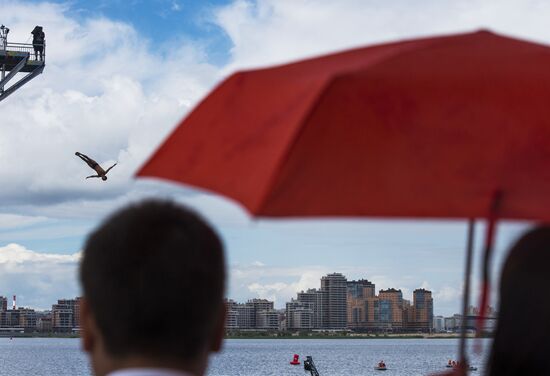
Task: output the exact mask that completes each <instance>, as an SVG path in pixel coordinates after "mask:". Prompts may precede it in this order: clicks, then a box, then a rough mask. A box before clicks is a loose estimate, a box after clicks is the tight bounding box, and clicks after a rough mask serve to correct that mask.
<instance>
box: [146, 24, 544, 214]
mask: <svg viewBox="0 0 550 376" xmlns="http://www.w3.org/2000/svg"><path fill="white" fill-rule="evenodd" d="M549 66H550V48H548V47H546V46H542V45H538V44H534V43H527V42H522V41H518V40H515V39H510V38H505V37H501V36H498V35H494V34H491V33H489V32H485V31H482V32H477V33H472V34H464V35H457V36H449V37H438V38H429V39H421V40H414V41H406V42H400V43H393V44H385V45H380V46H374V47H367V48H361V49H356V50H351V51H347V52H342V53H338V54H334V55H328V56H324V57H320V58H315V59H310V60H304V61H301V62H297V63H293V64H288V65H283V66H278V67H274V68H268V69H260V70H253V71H247V72H240V73H236V74H234V75H232V76H231V77H229V78H228V79H227V80H225V81H224V82H223V83H222V84H221V85H220V86H218V87H217V88H216V89H215V90H214V91H213V92H212V93H211V94H210V95H209V96H208V97H207V98H206V99H205V100H204V101H203V102H202V103H201V104H200V105H199V106H197V108H196V109H195V110H194V111H193V112H192V113H191V114H190V115H189V116H188V117H187V118H186V119H184V120H183V121H182V123H181V124H180V125H179V126H178V127H177V128H176V130H175V131H174V132H173V133H172V135H171V136H170V137H169V138H168V139H167V140H166V141H165V142H164V144H163V145H162V146H161V147H160V148H159V149H158V150H157V152H156V153H155V154H154V155H153V156H152V157H151V159H150V160H149V161H148V162H147V163H146V164H145V165H144V166H143V167H142V169H141V170H140V171H139V173H138V175H140V176H157V177H161V178H165V179H170V180H175V181H180V182H183V183H186V184H190V185H194V186H198V187H202V188H206V189H210V190H213V191H216V192H220V193H222V194H224V195H226V196H229V197H231V198H233V199H235V200H237V201H239V202H241V203H242V204H243V205H244V206H245V207H246V208H247V209H248V210H249V211H250V212H251V213H253V214H256V215H262V216H289V215H291V216H319V215H325V216H377V217H431V218H464V217H466V218H472V217H487V216H488V215H489V210H490V207H491V202H492V200H493V197H494V195H495V192H497V191H500V192H502V200H501V203H500V205H499V210H498V217H499V218H514V219H520V218H522V219H545V220H548V219H550V210H547V208H548V207H550V194H549V193H550V168H548V167H549V166H550V105H549V98H550V69H548V67H549Z"/></svg>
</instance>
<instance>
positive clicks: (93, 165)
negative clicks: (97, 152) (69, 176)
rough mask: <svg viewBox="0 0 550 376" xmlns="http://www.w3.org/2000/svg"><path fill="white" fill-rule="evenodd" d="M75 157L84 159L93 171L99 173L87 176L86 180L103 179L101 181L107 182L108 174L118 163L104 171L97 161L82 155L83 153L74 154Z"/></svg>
mask: <svg viewBox="0 0 550 376" xmlns="http://www.w3.org/2000/svg"><path fill="white" fill-rule="evenodd" d="M74 155H76V156H77V157H79V158H80V159H82V160H83V161H84V162H86V164H87V165H88V166H90V168H91V169H93V170H95V172H97V175H90V176H86V179H89V178H101V180H103V181H105V180H107V173H108V172H109V171H110V170H111V169H112V168H113V167H115V166H116V163H115V164H114V165H112V166H111V167H109V168H108V169H107V170H104V169H103V168H102V167H101V166H100V165H99V163H97V162H96V161H94V160H93V159H92V158H90V157H88V156H87V155H85V154H82V153H79V152H76V153H74Z"/></svg>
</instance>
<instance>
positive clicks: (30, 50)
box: [0, 25, 46, 102]
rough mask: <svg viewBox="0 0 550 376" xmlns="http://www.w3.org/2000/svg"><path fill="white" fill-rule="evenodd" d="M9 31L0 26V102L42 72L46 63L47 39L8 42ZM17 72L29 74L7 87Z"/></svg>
mask: <svg viewBox="0 0 550 376" xmlns="http://www.w3.org/2000/svg"><path fill="white" fill-rule="evenodd" d="M9 31H10V30H9V29H8V28H7V27H5V26H4V25H1V26H0V102H1V101H2V100H4V99H6V98H7V97H8V96H10V95H11V94H13V93H14V92H15V91H16V90H17V89H19V88H21V87H22V86H23V85H25V84H26V83H27V82H29V81H30V80H32V79H33V78H35V77H36V76H38V75H39V74H40V73H42V71H43V70H44V67H45V65H46V42H45V41H44V43H42V44H36V43H35V44H27V43H8V33H9ZM17 73H27V74H26V75H25V76H23V77H21V78H20V79H19V80H17V81H15V82H14V83H13V84H12V85H11V86H9V87H7V86H6V85H7V84H8V82H10V81H11V80H12V79H13V78H14V77H15V75H16V74H17Z"/></svg>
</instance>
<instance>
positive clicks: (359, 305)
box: [346, 279, 377, 329]
mask: <svg viewBox="0 0 550 376" xmlns="http://www.w3.org/2000/svg"><path fill="white" fill-rule="evenodd" d="M346 287H347V306H348V307H347V314H348V320H347V321H348V328H352V329H367V328H368V327H369V326H372V325H369V324H371V323H372V321H373V320H374V316H375V312H374V306H375V305H377V299H375V286H374V283H371V282H369V281H367V280H366V279H361V280H358V281H348V282H347V284H346ZM375 302H376V304H375ZM369 306H370V307H371V309H370V311H372V313H371V315H370V321H369ZM376 315H377V314H376Z"/></svg>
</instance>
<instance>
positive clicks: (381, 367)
mask: <svg viewBox="0 0 550 376" xmlns="http://www.w3.org/2000/svg"><path fill="white" fill-rule="evenodd" d="M374 369H375V370H376V371H385V370H387V368H386V363H384V361H383V360H381V361H380V362H378V365H377V366H375V367H374Z"/></svg>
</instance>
